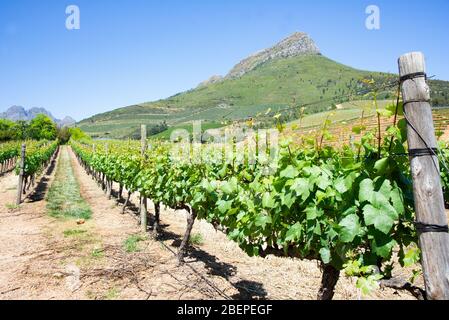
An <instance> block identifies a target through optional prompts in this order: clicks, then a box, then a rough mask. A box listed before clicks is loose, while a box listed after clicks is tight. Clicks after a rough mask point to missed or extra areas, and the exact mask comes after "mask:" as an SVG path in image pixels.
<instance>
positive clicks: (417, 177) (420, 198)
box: [399, 52, 449, 300]
mask: <svg viewBox="0 0 449 320" xmlns="http://www.w3.org/2000/svg"><path fill="white" fill-rule="evenodd" d="M425 71H426V66H425V60H424V55H423V54H422V53H420V52H412V53H408V54H405V55H403V56H401V57H400V58H399V74H400V76H401V77H402V76H406V75H409V74H412V73H417V72H425ZM402 98H403V101H404V112H405V113H406V115H407V118H408V120H409V121H410V123H411V125H410V124H408V125H407V141H408V147H409V149H422V148H426V147H429V148H436V147H437V140H436V137H435V130H434V125H433V119H432V110H431V106H430V103H429V102H427V101H429V100H430V90H429V87H428V85H427V83H426V80H425V78H424V77H418V78H414V79H410V80H405V81H404V82H403V84H402ZM409 101H422V102H410V103H407V102H409ZM413 127H414V128H415V129H416V131H415V130H414V129H413ZM417 132H418V133H419V134H418V133H417ZM420 136H421V137H420ZM423 140H424V141H425V142H424V141H423ZM410 167H411V173H412V179H413V194H414V199H415V211H416V220H417V221H418V222H421V223H424V224H437V225H447V217H446V213H445V209H444V200H443V191H442V185H441V179H440V168H439V164H438V158H437V157H436V156H431V155H428V156H421V157H414V158H411V160H410ZM419 245H420V248H421V252H422V253H421V254H422V266H423V273H424V280H425V285H426V292H427V297H428V298H429V299H431V300H443V299H444V300H448V299H449V234H448V233H422V234H420V235H419Z"/></svg>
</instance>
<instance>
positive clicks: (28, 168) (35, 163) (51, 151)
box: [15, 141, 59, 194]
mask: <svg viewBox="0 0 449 320" xmlns="http://www.w3.org/2000/svg"><path fill="white" fill-rule="evenodd" d="M25 145H26V152H25V158H24V159H21V160H22V161H18V162H17V165H16V168H15V171H16V174H17V175H19V176H20V179H21V180H22V183H21V184H19V185H21V186H22V191H21V192H22V194H26V192H27V190H29V188H30V187H31V186H32V185H33V184H34V183H35V178H36V176H37V175H38V174H40V173H41V172H42V170H43V169H44V168H46V167H47V166H48V165H49V163H50V161H51V159H52V157H53V156H54V155H55V154H56V151H57V150H58V145H59V144H58V142H57V141H53V142H51V141H28V142H27V143H26V144H25ZM22 163H23V172H21V169H22V168H21V164H22Z"/></svg>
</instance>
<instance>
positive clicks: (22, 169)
mask: <svg viewBox="0 0 449 320" xmlns="http://www.w3.org/2000/svg"><path fill="white" fill-rule="evenodd" d="M25 154H26V144H25V143H23V144H22V152H21V158H20V167H19V168H20V171H19V183H18V186H17V202H16V204H17V205H18V206H19V205H20V204H21V203H22V189H23V177H24V174H25Z"/></svg>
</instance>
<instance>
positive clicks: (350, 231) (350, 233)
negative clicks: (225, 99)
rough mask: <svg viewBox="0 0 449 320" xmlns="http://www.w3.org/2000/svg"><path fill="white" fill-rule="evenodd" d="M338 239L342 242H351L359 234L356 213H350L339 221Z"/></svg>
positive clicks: (359, 229) (358, 222)
mask: <svg viewBox="0 0 449 320" xmlns="http://www.w3.org/2000/svg"><path fill="white" fill-rule="evenodd" d="M339 226H340V227H341V230H340V239H341V241H342V242H346V243H348V242H352V241H353V240H354V238H355V237H356V236H358V235H360V234H361V232H362V228H361V226H360V221H359V217H358V216H357V215H356V214H350V215H348V216H346V217H344V218H343V220H341V221H340V223H339Z"/></svg>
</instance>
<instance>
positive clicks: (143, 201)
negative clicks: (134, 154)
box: [140, 124, 148, 232]
mask: <svg viewBox="0 0 449 320" xmlns="http://www.w3.org/2000/svg"><path fill="white" fill-rule="evenodd" d="M140 144H141V151H140V152H141V156H142V161H143V160H144V159H145V152H146V150H147V126H146V125H144V124H143V125H142V126H141V128H140ZM147 223H148V211H147V198H146V197H144V196H143V195H141V196H140V225H141V228H142V231H143V232H146V231H147Z"/></svg>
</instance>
